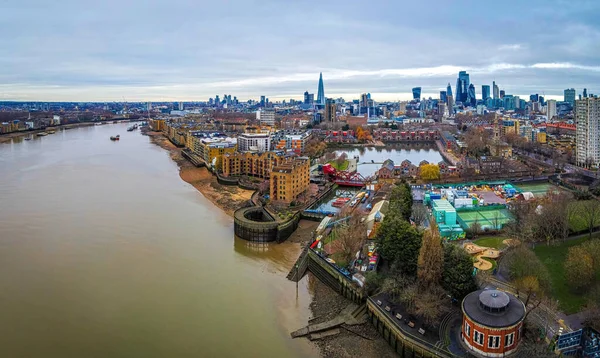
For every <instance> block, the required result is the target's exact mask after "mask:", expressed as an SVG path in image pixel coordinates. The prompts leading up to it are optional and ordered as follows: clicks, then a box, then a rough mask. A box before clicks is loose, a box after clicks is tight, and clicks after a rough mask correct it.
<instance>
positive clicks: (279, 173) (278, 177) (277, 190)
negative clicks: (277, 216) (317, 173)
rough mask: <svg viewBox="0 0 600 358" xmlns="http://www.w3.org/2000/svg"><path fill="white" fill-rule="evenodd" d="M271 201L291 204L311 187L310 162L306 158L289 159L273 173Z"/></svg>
mask: <svg viewBox="0 0 600 358" xmlns="http://www.w3.org/2000/svg"><path fill="white" fill-rule="evenodd" d="M269 184H270V195H271V197H270V199H271V200H272V201H282V202H285V203H291V202H293V201H295V200H296V199H297V198H298V196H299V195H300V194H302V193H304V192H305V191H306V190H307V189H308V186H309V185H310V160H309V159H308V158H306V157H288V158H285V159H283V160H282V161H281V162H280V163H279V164H277V165H275V166H274V167H273V170H272V171H271V179H270V180H269Z"/></svg>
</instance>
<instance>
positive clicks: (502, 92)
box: [500, 90, 506, 98]
mask: <svg viewBox="0 0 600 358" xmlns="http://www.w3.org/2000/svg"><path fill="white" fill-rule="evenodd" d="M504 96H506V91H504V90H500V98H504Z"/></svg>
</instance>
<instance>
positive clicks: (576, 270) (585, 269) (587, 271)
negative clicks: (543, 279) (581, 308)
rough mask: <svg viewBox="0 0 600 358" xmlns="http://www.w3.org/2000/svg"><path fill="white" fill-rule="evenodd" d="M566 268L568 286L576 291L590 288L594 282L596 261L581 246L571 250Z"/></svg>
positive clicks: (566, 261) (566, 260)
mask: <svg viewBox="0 0 600 358" xmlns="http://www.w3.org/2000/svg"><path fill="white" fill-rule="evenodd" d="M564 268H565V276H566V277H567V282H568V285H569V286H570V287H571V288H572V289H573V290H575V291H581V290H582V289H584V288H586V287H589V286H590V284H591V283H592V282H593V280H594V274H595V272H594V260H593V259H592V256H591V255H590V254H589V253H588V252H587V251H586V250H585V249H584V248H583V247H581V246H574V247H570V248H569V253H568V254H567V258H566V259H565V263H564Z"/></svg>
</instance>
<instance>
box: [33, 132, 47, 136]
mask: <svg viewBox="0 0 600 358" xmlns="http://www.w3.org/2000/svg"><path fill="white" fill-rule="evenodd" d="M47 135H48V133H46V132H39V133H38V134H36V136H38V137H45V136H47Z"/></svg>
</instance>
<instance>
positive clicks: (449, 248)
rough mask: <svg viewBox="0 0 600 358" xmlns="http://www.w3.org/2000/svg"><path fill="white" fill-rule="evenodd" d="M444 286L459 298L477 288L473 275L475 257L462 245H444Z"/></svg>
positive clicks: (454, 296) (455, 297) (453, 296)
mask: <svg viewBox="0 0 600 358" xmlns="http://www.w3.org/2000/svg"><path fill="white" fill-rule="evenodd" d="M442 287H443V288H444V289H445V290H446V291H448V293H450V295H451V296H452V298H454V299H457V300H461V299H463V298H464V297H465V296H466V295H467V294H468V293H470V292H473V291H475V290H476V289H477V284H476V283H475V277H474V276H473V258H472V257H471V255H469V254H468V253H467V252H466V251H465V250H464V249H463V248H462V247H460V246H456V245H452V244H446V245H444V265H443V271H442Z"/></svg>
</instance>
